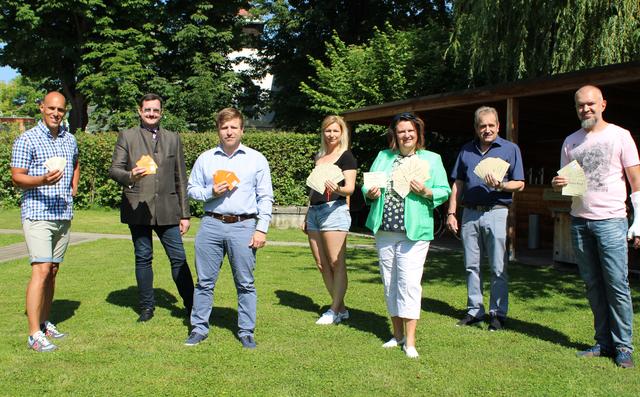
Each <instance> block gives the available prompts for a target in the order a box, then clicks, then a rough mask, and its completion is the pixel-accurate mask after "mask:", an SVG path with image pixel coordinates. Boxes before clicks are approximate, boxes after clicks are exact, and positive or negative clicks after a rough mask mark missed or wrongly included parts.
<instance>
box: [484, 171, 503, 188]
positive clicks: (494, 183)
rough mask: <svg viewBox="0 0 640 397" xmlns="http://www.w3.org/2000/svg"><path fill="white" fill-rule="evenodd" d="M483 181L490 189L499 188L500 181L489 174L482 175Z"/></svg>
mask: <svg viewBox="0 0 640 397" xmlns="http://www.w3.org/2000/svg"><path fill="white" fill-rule="evenodd" d="M484 183H485V184H486V185H487V186H489V187H490V188H492V189H498V188H500V185H501V184H502V181H499V180H497V179H496V178H495V177H494V176H493V175H491V174H487V176H485V177H484Z"/></svg>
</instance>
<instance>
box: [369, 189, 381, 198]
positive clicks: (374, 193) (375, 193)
mask: <svg viewBox="0 0 640 397" xmlns="http://www.w3.org/2000/svg"><path fill="white" fill-rule="evenodd" d="M381 194H382V193H381V192H380V188H379V187H377V186H374V187H372V188H371V189H369V191H368V192H367V198H368V199H369V200H375V199H377V198H378V197H380V195H381Z"/></svg>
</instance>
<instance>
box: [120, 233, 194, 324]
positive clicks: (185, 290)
mask: <svg viewBox="0 0 640 397" xmlns="http://www.w3.org/2000/svg"><path fill="white" fill-rule="evenodd" d="M129 230H130V231H131V238H132V240H133V248H134V251H135V256H136V281H137V282H138V293H139V294H140V308H142V309H153V308H154V306H155V298H154V294H153V267H152V266H151V264H152V262H153V238H152V235H151V232H152V231H155V232H156V234H157V235H158V238H160V242H161V243H162V246H163V247H164V251H165V252H166V253H167V257H169V262H170V263H171V276H172V277H173V281H174V282H175V284H176V287H178V293H179V294H180V297H181V298H182V302H183V303H184V307H185V308H186V309H187V313H189V311H191V307H192V306H193V278H192V276H191V270H190V269H189V265H188V264H187V257H186V255H185V253H184V246H183V245H182V236H181V235H180V227H179V226H178V225H169V226H152V225H129Z"/></svg>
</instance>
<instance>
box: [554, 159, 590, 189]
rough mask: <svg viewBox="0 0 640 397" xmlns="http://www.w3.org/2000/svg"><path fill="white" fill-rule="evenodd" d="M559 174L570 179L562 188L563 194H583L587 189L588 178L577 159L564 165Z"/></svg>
mask: <svg viewBox="0 0 640 397" xmlns="http://www.w3.org/2000/svg"><path fill="white" fill-rule="evenodd" d="M558 175H560V176H562V177H564V178H566V179H567V180H568V181H569V183H568V184H567V185H566V186H564V187H563V188H562V195H563V196H582V195H583V194H584V192H586V191H587V178H586V177H585V175H584V170H583V169H582V167H580V164H578V162H577V161H576V160H573V161H572V162H570V163H569V164H567V165H565V166H564V167H562V168H561V169H560V170H559V171H558Z"/></svg>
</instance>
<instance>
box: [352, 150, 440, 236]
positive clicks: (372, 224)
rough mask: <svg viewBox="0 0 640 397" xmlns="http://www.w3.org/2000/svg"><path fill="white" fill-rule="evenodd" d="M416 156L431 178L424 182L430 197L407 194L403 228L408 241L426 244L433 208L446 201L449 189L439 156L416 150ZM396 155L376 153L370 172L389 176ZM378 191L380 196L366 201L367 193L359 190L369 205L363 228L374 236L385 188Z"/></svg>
mask: <svg viewBox="0 0 640 397" xmlns="http://www.w3.org/2000/svg"><path fill="white" fill-rule="evenodd" d="M416 154H417V156H418V157H419V158H420V159H423V160H427V161H428V162H429V166H430V167H431V170H430V173H431V178H429V179H427V180H426V181H425V182H424V185H425V186H426V187H428V188H430V189H431V190H432V191H433V198H424V197H422V196H419V195H417V194H415V193H414V192H409V194H408V195H407V197H405V199H404V226H405V229H406V233H407V238H408V239H409V240H413V241H417V240H427V241H430V240H433V209H434V208H435V207H437V206H439V205H440V204H442V203H444V202H445V201H447V199H448V198H449V195H450V194H451V187H450V186H449V180H448V178H447V173H446V171H445V169H444V165H442V159H441V158H440V155H439V154H437V153H434V152H430V151H428V150H418V151H417V152H416ZM396 156H397V152H394V151H392V150H390V149H387V150H383V151H381V152H379V153H378V156H377V157H376V159H375V160H374V161H373V164H372V165H371V169H370V171H372V172H373V171H384V172H386V173H387V175H390V174H391V168H392V166H393V161H394V160H395V158H396ZM381 192H382V194H381V195H380V197H378V198H377V199H375V200H373V201H371V200H369V199H368V198H367V190H365V187H364V186H363V187H362V193H363V194H364V197H365V200H366V201H367V202H371V209H370V210H369V216H368V217H367V222H366V226H367V228H369V229H371V231H373V233H374V234H375V233H377V232H378V229H379V228H380V225H381V224H382V211H383V209H384V197H385V193H386V189H381Z"/></svg>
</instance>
